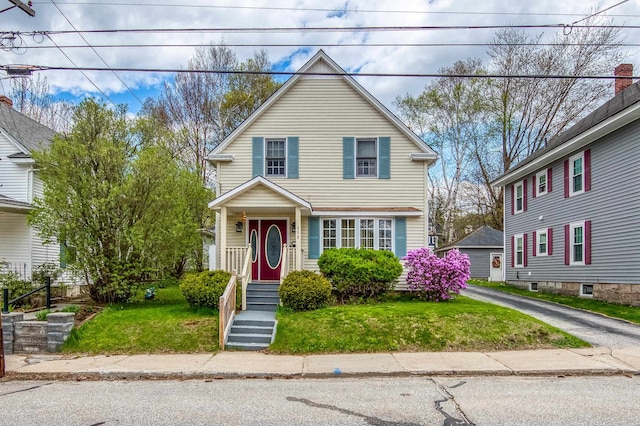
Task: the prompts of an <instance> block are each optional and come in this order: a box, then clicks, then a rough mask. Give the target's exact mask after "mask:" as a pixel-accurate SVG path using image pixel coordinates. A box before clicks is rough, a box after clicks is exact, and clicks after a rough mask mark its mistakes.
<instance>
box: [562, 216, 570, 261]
mask: <svg viewBox="0 0 640 426" xmlns="http://www.w3.org/2000/svg"><path fill="white" fill-rule="evenodd" d="M569 231H570V229H569V225H565V226H564V264H565V265H568V264H569V260H570V259H571V253H570V251H569V250H570V249H571V241H570V240H569V237H570V236H569V233H570V232H569Z"/></svg>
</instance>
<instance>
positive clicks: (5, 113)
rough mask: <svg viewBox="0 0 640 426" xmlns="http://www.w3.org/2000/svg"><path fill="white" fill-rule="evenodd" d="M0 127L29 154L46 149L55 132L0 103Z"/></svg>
mask: <svg viewBox="0 0 640 426" xmlns="http://www.w3.org/2000/svg"><path fill="white" fill-rule="evenodd" d="M0 127H1V128H2V129H3V130H4V131H6V132H7V133H8V134H9V135H10V136H11V137H12V138H13V139H15V140H16V141H17V142H18V143H19V144H21V145H22V146H23V147H25V148H26V149H27V150H28V151H29V152H32V151H37V150H40V149H43V148H47V147H48V146H49V145H51V142H52V141H53V137H54V136H55V135H56V132H55V131H54V130H53V129H50V128H48V127H47V126H44V125H42V124H40V123H38V122H37V121H35V120H32V119H31V118H29V117H27V116H26V115H24V114H22V113H20V112H18V111H16V110H15V109H13V108H12V107H10V106H9V105H7V104H5V103H4V102H0Z"/></svg>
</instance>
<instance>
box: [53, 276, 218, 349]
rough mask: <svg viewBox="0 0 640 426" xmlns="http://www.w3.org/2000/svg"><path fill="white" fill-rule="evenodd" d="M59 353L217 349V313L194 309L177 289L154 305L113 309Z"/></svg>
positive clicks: (159, 292)
mask: <svg viewBox="0 0 640 426" xmlns="http://www.w3.org/2000/svg"><path fill="white" fill-rule="evenodd" d="M62 350H63V352H66V353H89V354H140V353H145V354H147V353H186V352H190V353H194V352H216V351H217V350H218V313H217V311H215V310H211V309H199V310H197V311H196V310H194V309H192V308H191V307H190V306H189V305H188V304H187V302H186V301H185V300H184V297H183V296H182V292H181V291H180V288H178V287H177V286H172V287H167V288H163V289H158V290H157V293H156V297H155V300H153V301H139V302H135V303H128V304H114V305H111V306H109V307H108V308H106V309H104V310H103V311H102V312H101V313H100V314H99V315H97V316H96V317H95V318H94V319H92V320H91V321H89V322H88V323H86V324H85V325H83V326H82V327H81V328H79V329H74V330H73V331H72V333H71V336H70V337H69V339H68V340H67V341H66V342H65V344H64V346H63V348H62Z"/></svg>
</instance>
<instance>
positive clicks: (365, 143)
mask: <svg viewBox="0 0 640 426" xmlns="http://www.w3.org/2000/svg"><path fill="white" fill-rule="evenodd" d="M356 176H357V177H377V176H378V147H377V140H376V139H356Z"/></svg>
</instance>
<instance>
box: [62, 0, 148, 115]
mask: <svg viewBox="0 0 640 426" xmlns="http://www.w3.org/2000/svg"><path fill="white" fill-rule="evenodd" d="M51 3H53V5H54V6H55V7H56V9H58V12H60V14H61V15H62V16H63V17H64V19H66V20H67V22H68V23H69V25H71V28H73V29H74V30H76V32H78V30H77V28H76V26H75V25H73V24H72V23H71V21H70V20H69V18H67V15H65V14H64V13H63V12H62V10H60V8H59V7H58V5H57V4H56V2H55V1H54V0H51ZM78 35H79V36H80V38H82V40H84V42H85V43H86V44H87V46H88V47H90V48H91V50H93V53H95V54H96V56H97V57H98V58H100V60H101V61H102V63H103V64H104V65H105V66H106V67H108V68H109V64H107V61H105V60H104V58H103V57H102V56H100V54H99V53H98V51H97V50H96V49H94V48H93V46H91V44H90V43H89V42H88V41H87V39H86V38H84V36H83V35H82V34H80V33H79V32H78ZM113 75H115V76H116V78H117V79H118V80H119V81H120V83H122V85H123V86H124V87H126V89H127V90H128V91H129V93H131V95H132V96H133V97H134V98H135V99H136V100H137V101H138V102H140V105H143V104H144V103H143V102H142V100H141V99H140V98H139V97H138V96H137V95H136V94H135V93H133V90H131V88H130V87H129V86H128V85H127V83H125V82H124V80H122V78H120V76H119V75H118V74H117V73H115V72H114V73H113Z"/></svg>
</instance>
